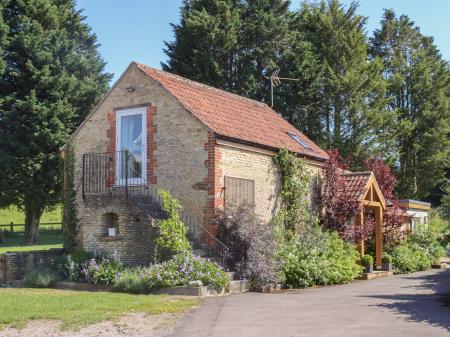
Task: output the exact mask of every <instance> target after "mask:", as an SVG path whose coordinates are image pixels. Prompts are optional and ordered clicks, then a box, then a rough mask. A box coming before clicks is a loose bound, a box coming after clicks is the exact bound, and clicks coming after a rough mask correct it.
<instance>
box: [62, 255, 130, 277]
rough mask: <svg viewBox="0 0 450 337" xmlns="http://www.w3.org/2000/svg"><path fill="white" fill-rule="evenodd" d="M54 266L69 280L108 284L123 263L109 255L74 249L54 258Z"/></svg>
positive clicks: (119, 270)
mask: <svg viewBox="0 0 450 337" xmlns="http://www.w3.org/2000/svg"><path fill="white" fill-rule="evenodd" d="M54 268H55V269H56V270H57V271H58V272H59V273H61V274H62V275H63V278H64V279H66V280H69V281H76V282H80V281H84V282H89V283H94V284H103V285H110V284H112V283H113V281H114V280H115V278H116V277H117V275H118V274H119V273H120V272H121V271H123V270H124V266H123V264H122V263H121V262H120V261H118V260H115V259H113V258H111V257H107V256H103V255H100V254H95V253H93V252H89V251H86V250H83V249H76V250H75V251H74V252H73V253H72V255H63V256H61V257H59V258H58V259H56V261H55V263H54Z"/></svg>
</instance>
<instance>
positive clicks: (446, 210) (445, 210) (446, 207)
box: [441, 183, 450, 222]
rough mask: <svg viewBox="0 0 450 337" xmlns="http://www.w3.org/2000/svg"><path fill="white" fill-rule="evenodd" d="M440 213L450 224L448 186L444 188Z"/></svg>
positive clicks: (449, 193) (449, 188)
mask: <svg viewBox="0 0 450 337" xmlns="http://www.w3.org/2000/svg"><path fill="white" fill-rule="evenodd" d="M441 205H442V211H443V213H444V216H445V218H446V220H447V221H449V222H450V184H449V183H447V184H446V186H445V187H444V195H443V196H442V198H441Z"/></svg>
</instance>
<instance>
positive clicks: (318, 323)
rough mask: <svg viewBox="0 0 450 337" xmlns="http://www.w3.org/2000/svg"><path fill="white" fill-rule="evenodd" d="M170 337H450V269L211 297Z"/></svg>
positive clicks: (186, 316) (179, 324)
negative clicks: (270, 291)
mask: <svg viewBox="0 0 450 337" xmlns="http://www.w3.org/2000/svg"><path fill="white" fill-rule="evenodd" d="M167 336H179V337H190V336H192V337H202V336H214V337H216V336H217V337H227V336H233V337H234V336H246V337H250V336H258V337H261V336H268V337H269V336H270V337H275V336H283V337H284V336H308V337H314V336H317V337H332V336H336V337H352V336H358V337H359V336H364V337H371V336H377V337H379V336H389V337H395V336H408V337H413V336H433V337H435V336H436V337H438V336H450V269H446V270H430V271H426V272H419V273H414V274H410V275H398V276H394V277H390V278H384V279H378V280H370V281H355V282H353V283H351V284H346V285H339V286H332V287H324V288H310V289H303V290H296V291H286V292H282V293H271V294H258V293H246V294H240V295H232V296H229V297H224V298H217V299H210V300H206V301H205V304H204V305H203V306H202V307H200V308H198V309H195V310H193V311H190V312H188V313H187V314H185V315H184V317H183V318H182V319H181V320H180V321H178V323H177V325H176V327H175V329H174V331H173V332H172V333H171V334H168V335H167Z"/></svg>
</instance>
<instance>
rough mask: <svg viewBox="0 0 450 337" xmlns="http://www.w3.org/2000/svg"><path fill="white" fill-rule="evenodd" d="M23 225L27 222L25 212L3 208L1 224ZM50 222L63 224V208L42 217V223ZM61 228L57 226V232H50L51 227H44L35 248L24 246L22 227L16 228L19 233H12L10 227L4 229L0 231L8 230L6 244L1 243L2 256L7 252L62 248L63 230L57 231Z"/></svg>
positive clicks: (0, 215) (0, 211)
mask: <svg viewBox="0 0 450 337" xmlns="http://www.w3.org/2000/svg"><path fill="white" fill-rule="evenodd" d="M11 222H13V223H15V224H23V223H24V222H25V216H24V214H23V212H21V211H19V210H17V209H16V208H14V207H9V208H2V209H0V224H4V225H6V224H9V223H11ZM49 222H58V223H59V222H61V207H57V208H56V209H54V210H53V211H51V212H45V213H44V214H43V215H42V217H41V223H49ZM58 227H60V226H58V225H55V226H54V228H55V230H50V229H49V226H43V227H42V228H41V230H40V233H39V239H38V241H37V243H36V244H35V245H33V246H23V245H22V239H23V231H24V228H23V227H22V226H19V227H17V226H16V227H14V230H15V231H18V232H17V233H10V232H8V231H9V227H6V228H4V227H2V228H0V230H7V231H6V232H5V233H4V236H5V242H4V243H0V254H2V253H5V252H7V251H10V252H13V251H29V250H44V249H51V248H61V247H62V235H61V230H56V228H58Z"/></svg>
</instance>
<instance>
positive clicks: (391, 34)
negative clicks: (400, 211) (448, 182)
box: [371, 10, 450, 198]
mask: <svg viewBox="0 0 450 337" xmlns="http://www.w3.org/2000/svg"><path fill="white" fill-rule="evenodd" d="M371 53H372V55H373V56H376V57H381V58H382V59H383V62H384V77H385V78H386V80H387V81H388V90H387V97H388V98H389V104H388V105H387V107H388V109H389V111H390V113H392V114H394V116H395V119H394V120H393V122H394V123H393V125H392V127H391V128H390V137H391V139H392V140H393V141H395V143H396V149H397V151H396V158H395V159H396V161H395V162H396V164H397V165H396V166H397V174H398V177H399V184H398V192H399V195H400V197H408V198H409V197H411V198H413V197H415V198H424V197H427V196H428V194H429V193H430V191H431V189H432V188H433V186H435V185H436V184H437V183H438V182H439V181H440V180H442V179H443V178H444V176H445V173H446V171H445V168H447V167H448V166H449V160H450V156H449V155H450V153H449V151H450V143H449V139H448V135H449V132H450V100H449V88H450V72H449V66H448V64H447V63H446V62H445V61H443V60H442V57H441V55H440V53H439V51H438V50H437V48H436V46H435V45H434V43H433V39H432V38H431V37H427V36H424V35H423V34H421V32H420V30H419V28H418V27H416V26H415V25H414V22H412V21H411V20H410V19H409V18H408V17H407V16H405V15H402V16H400V17H398V18H397V17H396V16H395V13H394V12H393V11H392V10H386V11H385V12H384V15H383V19H382V21H381V28H380V29H379V30H376V31H375V33H374V37H373V38H372V39H371Z"/></svg>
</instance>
